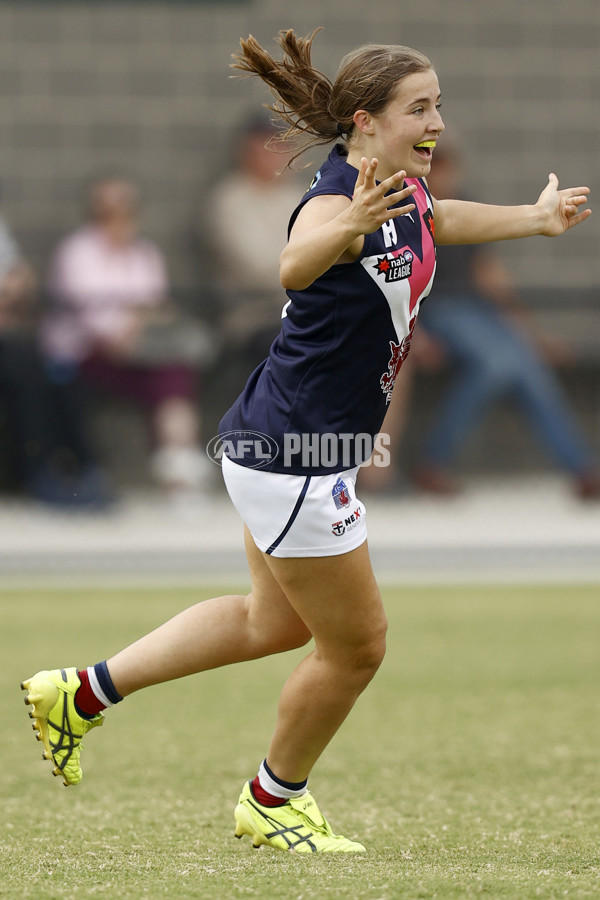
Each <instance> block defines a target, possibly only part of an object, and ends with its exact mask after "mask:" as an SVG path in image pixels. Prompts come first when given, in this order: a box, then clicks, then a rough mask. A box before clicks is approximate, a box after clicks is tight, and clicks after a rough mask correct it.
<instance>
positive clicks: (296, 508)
mask: <svg viewBox="0 0 600 900" xmlns="http://www.w3.org/2000/svg"><path fill="white" fill-rule="evenodd" d="M311 477H312V476H311V475H307V476H306V480H305V482H304V484H303V485H302V490H301V491H300V495H299V497H298V499H297V500H296V505H295V506H294V508H293V510H292V514H291V516H290V517H289V519H288V520H287V523H286V526H285V528H284V529H283V531H282V532H281V534H280V535H278V536H277V537H276V538H275V540H274V541H273V543H272V544H271V546H270V547H269V549H268V550H267V551H266V552H267V553H268V554H271V553H272V552H273V550H275V549H276V548H277V547H278V546H279V545H280V543H281V542H282V540H283V539H284V537H285V536H286V534H287V533H288V531H289V530H290V528H291V527H292V525H293V524H294V520H295V519H296V516H297V515H298V513H299V512H300V507H301V506H302V503H303V502H304V498H305V497H306V492H307V490H308V486H309V484H310V480H311Z"/></svg>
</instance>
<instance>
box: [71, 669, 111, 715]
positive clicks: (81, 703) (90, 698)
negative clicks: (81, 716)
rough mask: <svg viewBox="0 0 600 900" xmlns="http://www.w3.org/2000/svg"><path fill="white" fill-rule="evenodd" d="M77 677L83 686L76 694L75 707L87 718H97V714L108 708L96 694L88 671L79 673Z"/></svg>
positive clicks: (83, 670)
mask: <svg viewBox="0 0 600 900" xmlns="http://www.w3.org/2000/svg"><path fill="white" fill-rule="evenodd" d="M77 675H78V676H79V680H80V681H81V686H80V687H78V688H77V690H76V692H75V706H76V707H77V708H78V709H79V710H81V712H82V713H85V714H86V715H87V716H95V715H96V713H99V712H102V710H103V709H106V706H105V705H104V703H102V701H101V700H98V698H97V697H96V695H95V694H94V692H93V690H92V688H91V685H90V679H89V678H88V673H87V669H82V670H81V672H77Z"/></svg>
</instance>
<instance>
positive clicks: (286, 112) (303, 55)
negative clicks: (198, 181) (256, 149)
mask: <svg viewBox="0 0 600 900" xmlns="http://www.w3.org/2000/svg"><path fill="white" fill-rule="evenodd" d="M319 31H321V29H320V28H317V29H316V30H315V31H313V32H312V34H310V35H309V36H308V37H306V38H300V37H297V36H296V35H295V34H294V31H293V30H292V29H291V28H290V29H288V30H287V31H280V32H279V36H278V38H276V41H277V43H278V44H279V47H280V48H281V49H282V50H283V59H282V60H275V59H274V58H273V57H272V56H271V55H270V54H269V53H268V52H267V51H266V50H264V49H263V47H261V46H260V44H259V43H258V41H256V40H255V38H253V37H252V35H250V36H249V37H248V39H247V40H243V39H242V40H240V47H241V49H240V51H239V52H238V53H234V54H233V59H234V60H235V62H234V63H232V68H234V69H239V70H241V71H242V72H243V73H244V74H245V75H258V77H259V78H261V79H262V80H263V81H264V82H265V83H266V84H267V85H268V86H269V87H270V89H271V93H272V94H273V96H274V98H275V100H274V102H273V104H272V105H269V104H265V106H266V107H267V109H270V110H271V111H272V112H274V113H276V115H277V116H279V118H281V119H282V120H283V121H284V122H285V123H286V125H287V130H286V131H285V134H283V136H282V137H283V140H285V141H288V140H289V139H291V138H300V143H299V144H298V146H299V148H300V149H299V150H298V153H297V154H296V156H295V157H294V159H295V158H296V157H297V156H298V155H299V154H300V153H302V152H303V151H304V150H306V149H308V148H309V147H314V146H316V145H318V144H327V143H329V142H330V141H333V140H335V139H336V138H339V137H340V136H341V135H342V134H345V135H346V136H347V137H350V135H351V134H352V130H353V128H354V122H353V116H354V113H355V112H356V110H357V109H364V110H366V111H367V112H370V113H379V112H381V111H382V110H383V109H384V108H385V107H386V106H387V104H388V103H389V102H390V101H391V100H392V99H393V97H394V93H395V91H396V88H397V86H398V82H399V81H400V80H401V79H402V78H404V77H405V76H406V75H412V74H413V73H415V72H425V71H427V70H428V69H431V68H432V66H431V63H430V61H429V60H428V58H427V57H426V56H425V55H424V54H423V53H419V51H418V50H412V49H411V48H410V47H403V46H400V45H395V44H390V45H387V44H366V45H364V46H362V47H359V48H358V49H357V50H353V51H352V52H351V53H348V54H347V55H346V56H344V58H343V59H342V61H341V63H340V67H339V69H338V73H337V75H336V77H335V81H334V82H333V83H332V82H331V81H330V80H329V78H327V76H326V75H324V74H323V73H322V72H319V71H318V70H317V69H315V68H314V66H313V65H312V61H311V51H312V43H313V41H314V39H315V36H316V35H317V33H318V32H319Z"/></svg>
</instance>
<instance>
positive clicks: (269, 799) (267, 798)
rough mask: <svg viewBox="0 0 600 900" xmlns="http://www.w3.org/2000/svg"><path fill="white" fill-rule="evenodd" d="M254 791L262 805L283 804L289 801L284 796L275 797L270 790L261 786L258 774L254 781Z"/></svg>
mask: <svg viewBox="0 0 600 900" xmlns="http://www.w3.org/2000/svg"><path fill="white" fill-rule="evenodd" d="M252 793H253V794H254V798H255V799H256V800H258V802H259V803H260V805H261V806H283V805H284V803H287V800H285V799H284V798H283V797H274V796H273V794H269V792H268V791H265V789H264V788H262V787H261V786H260V781H259V780H258V775H257V776H256V778H255V779H254V781H253V782H252Z"/></svg>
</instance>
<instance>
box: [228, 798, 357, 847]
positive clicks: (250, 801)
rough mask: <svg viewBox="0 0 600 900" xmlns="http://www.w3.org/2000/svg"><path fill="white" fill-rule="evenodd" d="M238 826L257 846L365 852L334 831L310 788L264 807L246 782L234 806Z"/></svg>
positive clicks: (238, 829)
mask: <svg viewBox="0 0 600 900" xmlns="http://www.w3.org/2000/svg"><path fill="white" fill-rule="evenodd" d="M235 826H236V827H235V836H236V837H237V838H241V837H242V836H243V835H244V834H247V835H249V836H250V837H251V838H252V846H253V847H255V848H256V849H258V848H259V847H260V846H261V844H266V845H268V846H269V847H275V848H276V849H277V850H291V851H292V852H294V853H365V852H366V850H365V848H364V847H363V845H362V844H358V843H357V842H356V841H351V840H349V839H348V838H345V837H343V836H342V835H341V834H334V833H333V831H332V830H331V825H330V824H329V822H328V821H327V819H326V818H325V817H324V816H323V815H322V814H321V813H320V812H319V807H318V806H317V803H316V800H315V799H314V797H313V796H312V794H311V793H310V791H307V792H306V793H305V794H303V795H302V796H301V797H294V798H292V799H291V800H287V801H286V802H285V803H284V804H283V806H275V807H270V806H262V805H261V804H260V803H258V801H257V800H255V799H254V795H253V793H252V790H251V787H250V782H247V783H246V784H245V785H244V788H243V790H242V793H241V794H240V799H239V801H238V805H237V806H236V808H235Z"/></svg>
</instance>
